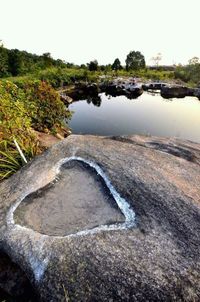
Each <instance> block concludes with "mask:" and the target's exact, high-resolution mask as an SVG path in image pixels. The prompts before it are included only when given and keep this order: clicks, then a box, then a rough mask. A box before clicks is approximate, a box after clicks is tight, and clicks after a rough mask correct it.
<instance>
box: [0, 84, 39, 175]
mask: <svg viewBox="0 0 200 302" xmlns="http://www.w3.org/2000/svg"><path fill="white" fill-rule="evenodd" d="M25 100H26V99H25V94H24V93H23V91H21V90H20V89H19V88H18V87H17V86H16V85H14V84H13V83H10V82H0V142H1V143H0V180H1V179H3V178H5V177H8V176H10V175H11V174H12V173H14V172H15V171H16V170H17V169H19V168H20V166H21V165H22V161H21V158H20V155H19V153H18V151H17V150H16V146H15V145H14V140H16V141H17V142H18V144H19V146H20V148H21V149H22V151H23V153H24V154H25V156H26V158H27V159H29V158H32V157H33V156H34V155H35V154H36V153H37V152H38V151H39V148H38V143H37V140H36V137H35V135H34V133H33V131H32V129H31V119H30V117H28V115H27V111H26V107H25Z"/></svg>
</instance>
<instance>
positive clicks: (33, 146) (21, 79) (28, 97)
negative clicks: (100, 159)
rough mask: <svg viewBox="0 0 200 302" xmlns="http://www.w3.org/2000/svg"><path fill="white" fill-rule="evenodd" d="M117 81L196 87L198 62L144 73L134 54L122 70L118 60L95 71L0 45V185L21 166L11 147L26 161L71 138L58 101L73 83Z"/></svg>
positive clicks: (66, 112) (142, 62) (66, 116)
mask: <svg viewBox="0 0 200 302" xmlns="http://www.w3.org/2000/svg"><path fill="white" fill-rule="evenodd" d="M116 77H122V78H128V77H137V78H140V79H141V81H143V82H144V83H145V82H146V81H148V80H153V81H165V82H168V83H177V84H182V85H187V86H189V87H199V85H200V61H199V59H198V58H193V59H191V60H190V61H189V64H188V65H187V66H180V65H179V66H158V64H157V65H156V66H154V67H147V66H146V64H145V58H144V56H143V55H142V54H141V53H140V52H138V51H136V52H135V51H132V52H130V53H129V54H128V55H127V58H126V66H125V67H123V66H122V65H121V62H120V61H119V59H115V61H114V62H113V64H108V65H99V64H98V62H97V61H96V60H94V61H91V62H90V63H88V64H87V65H84V64H82V65H81V66H77V65H74V64H71V63H66V62H64V61H62V60H54V59H53V58H52V57H51V55H50V54H49V53H46V54H43V55H42V56H37V55H33V54H30V53H28V52H25V51H19V50H17V49H12V50H9V49H6V48H4V46H3V45H2V44H1V45H0V181H1V180H3V179H5V178H7V177H9V176H11V175H12V174H13V173H15V172H16V171H17V170H18V169H19V168H20V167H21V166H23V158H22V157H21V156H20V154H19V152H18V150H17V148H16V144H15V141H16V142H17V144H18V145H19V147H20V149H21V151H22V152H23V154H24V156H25V158H26V159H27V160H30V159H31V158H33V157H34V156H36V155H37V154H40V153H42V152H43V151H44V150H45V149H46V148H48V147H49V146H51V144H53V143H55V142H56V141H58V140H59V139H62V138H64V137H67V136H68V135H69V134H70V129H69V127H68V121H69V119H70V117H71V115H72V113H71V112H70V111H69V110H68V108H67V106H66V103H65V101H64V100H63V98H62V96H61V91H62V87H64V88H70V87H72V89H74V88H73V87H76V84H77V83H83V82H84V83H87V84H93V83H96V84H97V85H100V84H101V82H102V81H105V80H106V79H108V80H112V79H113V78H116Z"/></svg>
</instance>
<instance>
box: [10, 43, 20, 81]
mask: <svg viewBox="0 0 200 302" xmlns="http://www.w3.org/2000/svg"><path fill="white" fill-rule="evenodd" d="M8 62H9V71H10V72H11V74H12V75H13V76H17V75H19V74H23V71H22V65H23V61H22V52H21V51H19V50H18V49H11V50H10V51H9V54H8Z"/></svg>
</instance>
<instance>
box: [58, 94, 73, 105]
mask: <svg viewBox="0 0 200 302" xmlns="http://www.w3.org/2000/svg"><path fill="white" fill-rule="evenodd" d="M60 98H61V100H62V101H63V102H64V103H65V104H67V105H69V104H71V103H72V102H73V99H72V98H70V96H68V95H66V94H65V93H64V92H60Z"/></svg>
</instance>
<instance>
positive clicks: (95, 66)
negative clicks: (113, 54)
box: [87, 60, 98, 71]
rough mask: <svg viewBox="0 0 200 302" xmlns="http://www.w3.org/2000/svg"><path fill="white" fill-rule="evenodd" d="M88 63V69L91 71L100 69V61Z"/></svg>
mask: <svg viewBox="0 0 200 302" xmlns="http://www.w3.org/2000/svg"><path fill="white" fill-rule="evenodd" d="M87 65H88V69H89V70H90V71H97V70H98V62H97V60H94V61H90V63H88V64H87Z"/></svg>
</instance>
